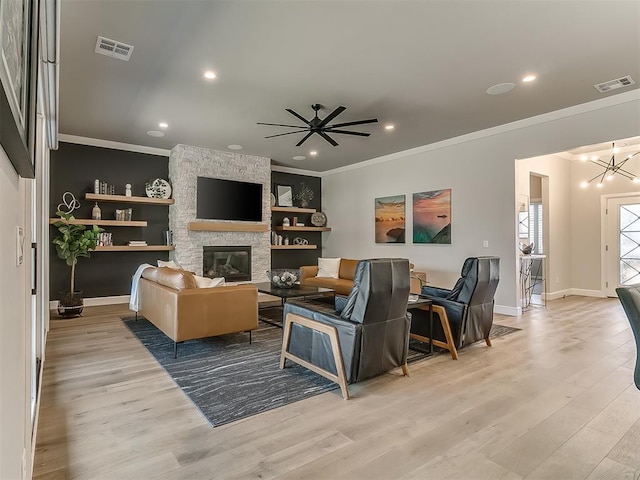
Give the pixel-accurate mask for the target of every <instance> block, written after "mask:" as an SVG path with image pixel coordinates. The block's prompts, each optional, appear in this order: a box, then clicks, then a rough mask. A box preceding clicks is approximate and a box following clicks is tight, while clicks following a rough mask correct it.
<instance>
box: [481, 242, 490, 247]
mask: <svg viewBox="0 0 640 480" xmlns="http://www.w3.org/2000/svg"><path fill="white" fill-rule="evenodd" d="M482 246H483V247H484V248H489V240H483V241H482Z"/></svg>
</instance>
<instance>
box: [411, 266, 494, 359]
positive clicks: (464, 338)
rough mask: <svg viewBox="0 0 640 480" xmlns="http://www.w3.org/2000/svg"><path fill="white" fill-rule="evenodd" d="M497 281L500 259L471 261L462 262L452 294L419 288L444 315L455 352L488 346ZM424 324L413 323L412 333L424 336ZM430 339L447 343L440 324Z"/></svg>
mask: <svg viewBox="0 0 640 480" xmlns="http://www.w3.org/2000/svg"><path fill="white" fill-rule="evenodd" d="M499 279H500V258H498V257H470V258H467V259H466V260H465V261H464V264H463V266H462V271H461V273H460V278H459V279H458V281H457V282H456V284H455V286H454V287H453V288H452V289H451V290H446V289H444V288H438V287H429V286H424V287H422V295H424V296H427V297H429V298H431V299H432V300H433V304H434V305H441V306H442V307H444V309H445V311H446V312H447V316H448V318H449V324H450V325H451V333H452V336H453V343H454V345H455V346H456V348H461V347H462V346H464V345H468V344H470V343H473V342H477V341H478V340H485V342H486V343H487V345H489V346H491V341H490V340H489V332H490V331H491V326H492V325H493V297H494V295H495V293H496V288H497V287H498V281H499ZM434 315H437V313H435V312H434ZM425 324H426V322H413V325H412V329H411V333H416V334H424V332H422V331H418V330H419V329H421V328H422V329H423V328H424V325H425ZM433 338H434V340H438V341H441V342H446V338H445V335H444V332H443V330H442V328H441V327H440V322H434V329H433Z"/></svg>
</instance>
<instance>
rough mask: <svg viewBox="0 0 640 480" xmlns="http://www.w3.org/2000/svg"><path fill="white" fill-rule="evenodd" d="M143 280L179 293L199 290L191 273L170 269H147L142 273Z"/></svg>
mask: <svg viewBox="0 0 640 480" xmlns="http://www.w3.org/2000/svg"><path fill="white" fill-rule="evenodd" d="M142 278H146V279H147V280H150V281H152V282H156V283H159V284H160V285H164V286H165V287H169V288H173V289H174V290H178V291H180V290H185V289H188V288H197V285H196V279H195V278H194V275H193V274H192V273H191V272H187V271H184V270H175V269H173V268H169V267H157V268H147V269H145V270H144V271H143V272H142Z"/></svg>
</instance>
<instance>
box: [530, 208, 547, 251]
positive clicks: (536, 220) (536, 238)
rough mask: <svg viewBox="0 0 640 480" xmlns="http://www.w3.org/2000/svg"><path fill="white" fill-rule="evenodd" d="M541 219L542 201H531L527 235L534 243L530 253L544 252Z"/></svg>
mask: <svg viewBox="0 0 640 480" xmlns="http://www.w3.org/2000/svg"><path fill="white" fill-rule="evenodd" d="M542 220H543V218H542V202H531V203H530V204H529V235H530V239H531V241H532V242H534V243H535V246H534V248H533V252H531V253H534V254H537V255H542V254H543V253H544V243H543V241H542V238H543V231H542V223H543V222H542Z"/></svg>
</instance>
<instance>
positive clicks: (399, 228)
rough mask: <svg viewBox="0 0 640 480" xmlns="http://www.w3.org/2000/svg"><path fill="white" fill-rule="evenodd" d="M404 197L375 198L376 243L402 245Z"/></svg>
mask: <svg viewBox="0 0 640 480" xmlns="http://www.w3.org/2000/svg"><path fill="white" fill-rule="evenodd" d="M405 203H406V202H405V196H404V195H395V196H393V197H381V198H376V243H404V242H405V240H404V233H405V228H406V227H405Z"/></svg>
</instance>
